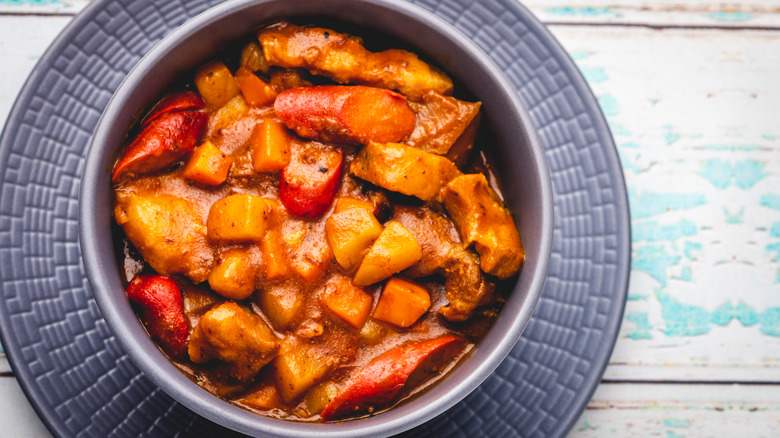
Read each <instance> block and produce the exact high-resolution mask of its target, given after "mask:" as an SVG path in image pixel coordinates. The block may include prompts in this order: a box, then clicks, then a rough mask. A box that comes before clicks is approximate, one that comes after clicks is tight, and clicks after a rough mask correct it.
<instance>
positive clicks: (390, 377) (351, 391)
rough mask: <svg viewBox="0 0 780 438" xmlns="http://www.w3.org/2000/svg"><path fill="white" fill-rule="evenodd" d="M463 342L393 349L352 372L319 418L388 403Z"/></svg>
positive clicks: (451, 340) (445, 339)
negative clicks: (417, 374)
mask: <svg viewBox="0 0 780 438" xmlns="http://www.w3.org/2000/svg"><path fill="white" fill-rule="evenodd" d="M462 345H463V339H461V338H459V337H457V336H453V335H449V336H444V337H441V338H436V339H431V340H427V341H421V342H415V343H412V344H407V345H402V346H399V347H395V348H392V349H390V350H387V351H386V352H384V353H382V354H381V355H379V356H377V357H376V358H375V359H374V360H372V361H371V362H369V363H368V365H366V366H364V367H363V368H361V369H359V370H358V371H357V372H355V373H354V374H353V375H352V376H351V377H350V378H349V380H348V381H347V383H346V385H345V386H344V388H343V389H342V390H341V392H340V393H339V394H338V395H337V396H336V397H334V398H333V400H331V401H330V403H328V404H327V405H326V406H325V409H323V410H322V413H321V414H320V415H321V416H322V419H323V420H325V421H330V420H335V419H338V418H340V417H343V416H345V415H346V414H354V413H355V412H359V411H365V410H367V409H368V408H369V407H380V406H381V405H382V404H384V403H387V402H389V401H391V400H392V399H393V398H394V397H395V396H396V394H398V391H400V390H401V388H403V386H404V384H405V383H406V381H407V379H408V378H409V376H410V375H411V374H412V373H413V372H414V371H416V370H418V369H424V368H425V367H426V364H431V363H437V364H441V363H443V362H444V360H448V359H450V358H451V357H452V355H453V354H454V352H455V351H456V350H455V348H460V347H461V346H462Z"/></svg>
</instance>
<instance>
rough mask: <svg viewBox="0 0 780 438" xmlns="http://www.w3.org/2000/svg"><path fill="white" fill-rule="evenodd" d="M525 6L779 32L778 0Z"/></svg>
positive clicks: (542, 2) (568, 1)
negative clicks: (759, 28) (773, 29)
mask: <svg viewBox="0 0 780 438" xmlns="http://www.w3.org/2000/svg"><path fill="white" fill-rule="evenodd" d="M89 3H90V1H89V0H0V14H16V15H23V14H38V15H49V14H54V15H73V14H76V13H78V12H79V11H81V10H82V9H83V8H84V7H85V6H86V5H88V4H89ZM522 3H523V4H524V5H526V6H527V7H528V8H529V9H531V11H533V12H534V14H536V15H537V16H538V17H539V18H540V19H541V20H542V21H543V22H545V23H571V24H584V23H585V24H605V23H607V24H620V25H639V26H661V27H662V26H717V27H745V26H753V27H768V28H780V6H778V5H777V2H775V1H774V0H751V1H746V2H740V3H712V2H707V1H702V0H683V1H676V2H670V1H642V2H637V1H632V0H552V1H550V0H530V1H523V2H522Z"/></svg>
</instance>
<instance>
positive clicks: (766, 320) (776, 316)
mask: <svg viewBox="0 0 780 438" xmlns="http://www.w3.org/2000/svg"><path fill="white" fill-rule="evenodd" d="M758 323H759V325H760V330H761V333H763V334H765V335H769V336H777V337H780V307H771V308H769V309H766V310H764V311H763V312H762V313H760V314H759V315H758Z"/></svg>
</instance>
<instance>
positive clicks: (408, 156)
mask: <svg viewBox="0 0 780 438" xmlns="http://www.w3.org/2000/svg"><path fill="white" fill-rule="evenodd" d="M349 170H350V172H352V174H354V175H355V176H357V177H358V178H361V179H364V180H366V181H368V182H370V183H372V184H376V185H378V186H379V187H382V188H385V189H388V190H392V191H394V192H399V193H403V194H404V195H411V196H416V197H418V198H420V199H422V200H423V201H429V200H431V199H433V198H435V197H436V196H437V195H438V194H439V191H440V190H441V188H442V187H444V186H445V185H446V184H447V183H448V182H449V181H451V180H452V179H454V178H455V177H457V176H458V175H460V171H459V170H458V168H457V167H455V164H453V163H452V161H450V160H448V159H447V158H445V157H442V156H439V155H435V154H431V153H429V152H425V151H421V150H419V149H415V148H412V147H409V146H405V145H402V144H399V143H387V144H379V143H370V144H369V145H368V146H366V147H364V148H363V149H361V150H360V153H359V154H358V156H357V157H356V158H355V159H354V160H353V161H352V164H351V165H350V168H349Z"/></svg>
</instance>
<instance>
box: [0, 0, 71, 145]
mask: <svg viewBox="0 0 780 438" xmlns="http://www.w3.org/2000/svg"><path fill="white" fill-rule="evenodd" d="M70 20H71V18H70V17H30V16H26V17H25V16H23V17H15V16H7V15H6V16H3V15H0V59H2V60H3V62H0V78H2V80H0V132H2V131H1V130H2V126H4V125H5V120H6V118H7V117H8V112H9V111H10V110H11V105H13V103H14V101H15V100H16V96H17V95H18V94H19V91H20V90H21V88H22V85H24V81H25V80H26V79H27V76H29V74H30V71H32V69H33V67H34V66H35V63H36V62H38V59H40V57H41V55H42V54H43V52H44V51H45V50H46V49H47V48H48V47H49V45H50V44H51V42H52V41H53V40H54V38H55V37H56V36H57V35H58V34H59V33H60V31H62V29H63V28H64V27H65V25H66V24H68V22H70Z"/></svg>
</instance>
